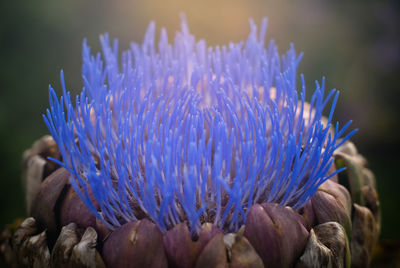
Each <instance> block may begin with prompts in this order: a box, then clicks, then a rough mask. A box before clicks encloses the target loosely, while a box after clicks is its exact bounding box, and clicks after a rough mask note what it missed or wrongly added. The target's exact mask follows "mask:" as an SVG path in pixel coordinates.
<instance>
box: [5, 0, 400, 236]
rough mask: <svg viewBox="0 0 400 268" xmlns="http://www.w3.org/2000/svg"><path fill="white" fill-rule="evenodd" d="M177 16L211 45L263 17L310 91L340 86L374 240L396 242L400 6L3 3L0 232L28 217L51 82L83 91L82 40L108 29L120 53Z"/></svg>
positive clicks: (92, 40) (340, 111) (238, 36)
mask: <svg viewBox="0 0 400 268" xmlns="http://www.w3.org/2000/svg"><path fill="white" fill-rule="evenodd" d="M180 12H185V13H186V15H187V18H188V22H189V25H190V28H191V31H192V32H193V33H194V34H195V35H196V36H197V37H198V38H206V39H207V41H208V44H210V45H215V44H222V43H223V44H226V43H228V42H229V41H239V40H242V39H244V38H246V37H247V34H248V31H249V27H248V18H250V17H251V18H254V19H255V20H256V21H257V22H258V23H260V21H261V18H262V17H264V16H267V17H268V18H269V27H268V38H274V39H275V40H276V42H277V43H278V45H279V47H280V49H281V52H284V51H286V50H287V49H288V48H289V44H290V42H293V43H294V44H295V46H296V49H297V50H298V51H303V52H304V53H305V57H304V59H303V61H302V63H301V65H300V72H302V73H304V74H305V76H306V81H307V83H308V85H309V89H312V86H313V81H314V80H316V79H321V77H322V76H326V78H327V87H328V88H337V89H340V91H341V97H340V99H339V104H338V107H337V109H336V119H337V120H338V121H340V122H342V123H344V122H346V121H347V120H348V119H353V120H354V127H356V128H359V132H358V134H356V136H355V137H354V139H353V140H354V141H355V143H356V144H357V145H358V147H359V151H360V152H361V153H362V154H364V155H365V156H366V157H367V159H368V160H369V162H370V167H371V169H372V170H373V171H374V172H375V173H376V177H377V179H378V188H379V194H380V200H381V204H382V211H383V229H382V234H381V237H382V238H383V239H386V240H395V241H396V240H397V241H400V231H399V226H400V194H399V189H400V179H399V177H400V176H399V175H398V171H399V169H400V162H399V160H400V157H399V152H400V135H399V133H398V132H399V130H400V128H399V122H400V120H399V119H400V107H399V106H400V104H399V95H400V94H399V93H400V91H399V90H400V89H399V82H400V81H399V75H400V72H399V67H400V52H399V51H400V46H399V44H400V32H399V28H400V27H399V21H398V17H399V16H400V5H399V1H375V2H374V1H366V0H364V1H353V2H351V1H316V0H315V1H311V0H303V1H283V0H281V1H267V0H250V1H236V0H229V1H228V0H227V1H212V0H203V1H184V0H174V1H155V0H151V1H141V2H139V1H132V0H130V1H128V0H114V1H106V0H96V1H89V0H68V1H66V0H60V1H52V0H37V1H1V2H0V22H1V23H0V126H1V127H0V135H1V136H0V158H1V159H0V160H1V161H0V172H1V173H0V174H1V181H2V184H1V186H0V226H2V225H4V224H6V223H9V222H11V221H12V220H13V219H14V218H15V217H21V216H24V215H25V209H24V197H23V192H22V187H21V179H20V175H21V155H22V152H23V151H24V149H26V148H28V147H29V146H30V145H31V144H32V143H33V142H34V140H36V139H38V138H39V137H41V136H42V135H44V134H47V133H48V131H47V129H46V127H45V124H44V123H43V120H42V113H43V112H44V111H45V109H46V108H47V106H48V85H49V84H52V85H53V86H54V87H55V88H56V89H57V90H58V92H60V83H59V72H60V70H61V69H64V71H65V76H66V81H67V86H68V87H69V89H70V90H71V91H72V92H74V93H77V92H79V91H80V90H81V88H82V82H81V76H80V69H81V45H82V40H83V39H84V38H88V41H89V44H90V45H91V46H92V47H93V49H94V50H95V51H98V49H99V45H98V36H99V35H100V34H102V33H104V32H109V33H110V35H111V36H112V37H116V38H119V40H120V47H121V49H125V48H127V47H128V46H129V42H130V41H132V40H133V41H136V42H141V41H142V39H143V35H144V32H145V29H146V27H147V25H148V23H149V22H150V21H151V20H155V21H156V23H157V25H158V26H159V27H161V26H165V27H166V28H167V30H168V32H169V36H170V37H171V36H173V35H174V33H175V31H176V30H177V29H178V27H179V23H180V19H179V14H180Z"/></svg>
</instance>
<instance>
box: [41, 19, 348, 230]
mask: <svg viewBox="0 0 400 268" xmlns="http://www.w3.org/2000/svg"><path fill="white" fill-rule="evenodd" d="M266 25H267V24H266V20H263V23H262V27H261V31H260V32H258V30H257V27H256V25H255V24H254V23H253V22H251V23H250V26H251V32H250V34H249V37H248V39H247V41H244V42H240V43H230V44H229V45H227V46H222V47H219V46H217V47H207V45H206V43H205V41H203V40H201V41H197V42H196V41H195V38H194V37H193V36H192V35H191V34H190V33H189V30H188V27H187V24H186V22H185V20H184V19H183V20H182V28H181V32H178V33H177V34H176V36H175V39H174V42H173V43H172V44H171V43H169V42H168V38H167V33H166V31H165V30H164V29H163V30H162V32H161V36H160V41H159V43H158V45H156V44H155V25H154V23H151V24H150V26H149V29H148V30H147V33H146V35H145V39H144V42H143V44H142V45H139V44H135V43H133V44H131V46H130V49H129V50H127V51H125V52H123V53H122V57H120V56H119V52H118V41H117V40H114V41H113V43H112V44H110V40H109V37H108V35H104V36H102V37H101V45H102V50H103V58H102V56H101V54H97V55H96V56H92V55H91V52H90V48H89V47H88V46H87V44H86V42H84V44H83V74H82V76H83V81H84V87H83V91H82V93H81V94H80V95H79V96H77V97H76V101H75V103H73V102H72V101H71V97H70V93H69V92H67V90H66V87H65V84H64V77H63V74H62V73H61V81H62V88H63V96H62V97H61V98H60V99H59V98H58V97H57V95H56V93H55V91H54V90H53V89H52V88H51V87H50V109H49V110H47V113H46V115H44V119H45V122H46V124H47V127H48V128H49V130H50V132H51V134H52V136H53V138H54V139H55V141H56V143H57V144H58V146H59V148H60V151H61V154H62V162H59V163H60V164H61V165H62V166H63V167H65V168H66V169H67V170H68V171H69V172H70V173H71V179H70V181H71V184H72V185H73V187H74V188H75V190H76V191H77V192H78V194H79V195H80V197H81V198H82V200H83V201H84V202H85V204H86V205H87V206H88V208H89V209H90V210H91V211H92V213H94V214H95V215H96V217H97V218H99V219H100V220H102V221H103V223H104V224H106V225H107V226H108V227H110V228H113V229H114V228H117V227H118V226H120V225H122V224H124V223H125V222H129V221H135V220H137V219H139V218H141V217H144V216H145V217H148V218H150V219H151V220H152V221H154V222H155V223H156V224H157V225H158V226H159V227H160V228H161V230H163V231H166V230H168V229H170V228H172V227H173V226H175V225H176V224H178V223H181V222H187V223H188V225H189V227H190V229H191V231H192V232H194V233H197V232H198V231H199V230H200V226H201V224H202V223H203V222H212V223H214V224H216V225H217V226H219V227H220V228H222V229H223V230H225V231H236V230H237V229H238V228H240V226H241V225H242V224H244V223H245V220H246V215H247V213H248V211H249V209H250V207H251V206H252V205H253V204H255V203H263V202H274V203H279V204H281V205H285V206H291V207H293V208H294V209H299V208H301V207H302V206H304V205H305V203H306V202H307V201H308V200H309V199H310V198H311V197H312V196H313V194H314V193H315V191H316V190H317V188H318V186H319V185H321V184H322V183H323V182H324V181H325V180H327V179H328V178H329V177H330V176H332V175H334V174H336V173H337V172H339V171H340V170H337V171H335V172H334V173H332V174H330V172H328V170H329V169H330V167H331V165H332V163H333V158H332V153H333V152H334V151H335V149H336V148H338V146H340V145H341V144H342V143H343V142H344V141H346V140H347V139H349V138H350V137H351V136H352V135H353V134H354V132H355V131H351V132H350V133H348V134H347V135H343V133H344V131H345V130H346V129H347V128H348V126H349V124H350V122H349V123H347V124H346V125H345V126H344V127H343V128H341V129H339V127H338V124H336V125H335V126H332V125H331V120H332V114H333V111H334V107H335V104H336V101H337V98H338V92H337V91H336V90H332V91H330V92H329V93H328V94H327V96H326V97H325V96H324V81H323V80H322V83H321V84H319V83H318V82H316V89H315V92H314V94H313V95H312V97H311V99H310V102H309V104H307V103H305V84H304V79H303V78H302V79H301V90H300V92H298V91H297V89H296V88H297V85H296V76H297V74H296V69H297V66H298V64H299V62H300V59H301V55H297V54H296V52H295V50H294V48H293V47H291V48H290V49H289V51H288V52H287V53H286V54H284V55H282V56H281V55H280V54H279V53H278V49H277V47H276V45H275V44H274V42H272V41H271V42H270V43H269V45H267V46H266V45H265V44H264V39H265V32H266ZM103 59H104V62H103ZM328 103H331V104H330V110H329V115H328V117H327V118H325V119H324V118H323V117H322V112H323V110H324V108H326V107H327V106H329V104H328ZM342 136H344V137H342ZM340 137H342V138H340ZM55 161H56V160H55Z"/></svg>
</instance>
